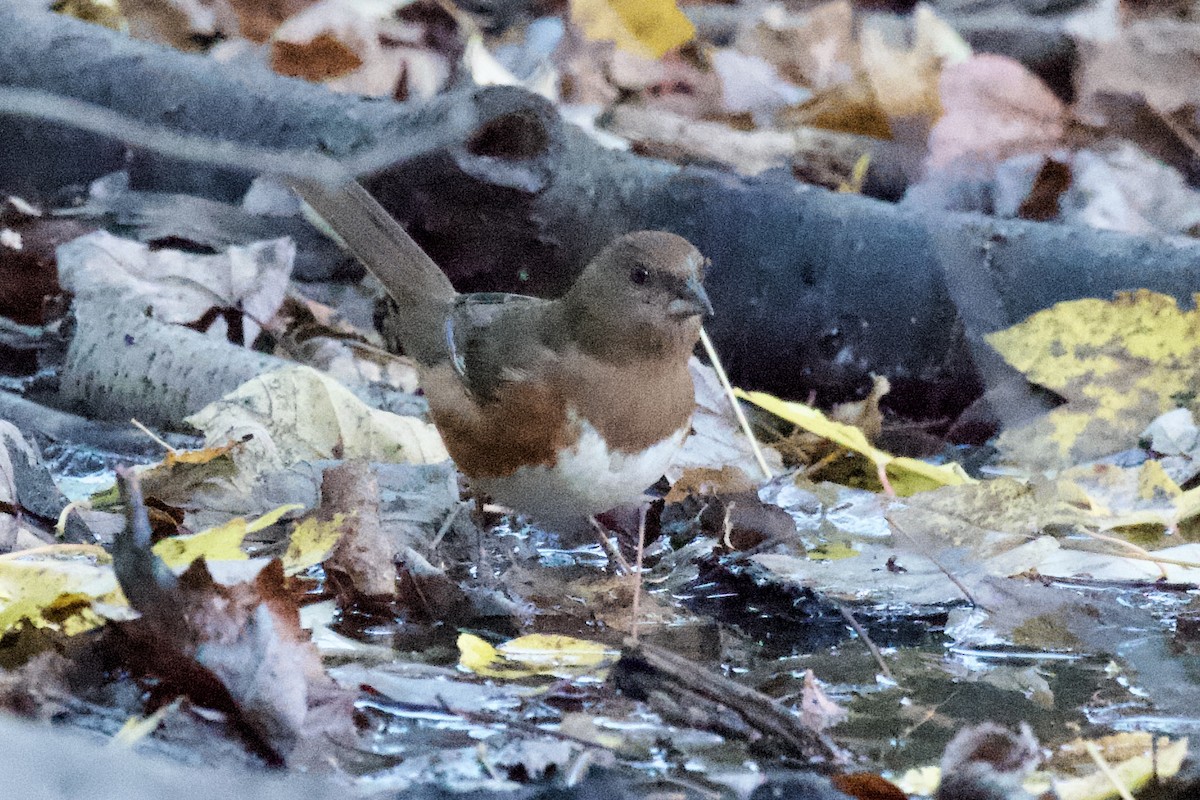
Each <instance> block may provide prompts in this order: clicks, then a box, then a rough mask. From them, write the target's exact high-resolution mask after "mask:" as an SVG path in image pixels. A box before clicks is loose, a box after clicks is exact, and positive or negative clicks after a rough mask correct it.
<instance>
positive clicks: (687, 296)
mask: <svg viewBox="0 0 1200 800" xmlns="http://www.w3.org/2000/svg"><path fill="white" fill-rule="evenodd" d="M667 313H668V314H670V315H671V316H672V317H691V316H695V315H696V314H700V315H702V316H705V317H711V316H712V315H713V307H712V301H711V300H709V299H708V292H706V291H704V286H703V285H702V284H701V283H700V278H699V277H698V276H696V275H692V276H690V277H688V279H687V283H686V284H684V288H683V291H682V292H680V294H679V296H678V297H676V298H675V299H674V300H672V301H671V302H670V303H669V304H668V305H667Z"/></svg>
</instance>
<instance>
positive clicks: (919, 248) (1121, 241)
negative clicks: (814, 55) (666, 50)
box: [0, 2, 1200, 418]
mask: <svg viewBox="0 0 1200 800" xmlns="http://www.w3.org/2000/svg"><path fill="white" fill-rule="evenodd" d="M17 5H18V4H13V3H6V2H0V84H6V85H10V86H20V87H26V88H31V89H38V90H42V91H45V92H50V93H53V94H58V95H63V96H67V97H72V98H77V99H80V100H86V101H88V102H93V103H97V102H98V103H101V104H103V105H104V106H106V107H107V108H109V109H111V110H113V111H116V112H118V113H120V114H122V115H125V116H127V117H129V118H131V119H133V120H136V121H138V122H140V123H143V124H149V125H153V126H163V127H166V128H169V129H172V130H176V131H180V132H185V133H191V134H196V135H201V136H204V137H211V138H213V139H216V140H227V141H233V142H239V143H245V144H253V145H257V146H260V147H264V148H270V149H278V150H292V151H309V152H313V153H327V154H330V155H332V156H334V157H336V158H339V159H352V158H353V157H354V156H355V154H357V153H361V152H363V151H364V150H369V149H372V148H378V147H380V146H382V145H388V144H391V143H397V149H398V150H399V151H404V150H410V151H414V152H419V151H421V150H423V149H427V148H423V147H421V146H420V144H419V143H421V142H423V141H424V140H426V139H427V138H428V137H430V136H434V137H437V136H440V135H444V134H445V133H446V131H447V130H449V129H451V128H452V127H454V126H448V125H447V120H449V119H452V118H453V119H455V120H462V119H470V120H473V121H474V124H473V125H472V126H469V130H467V132H466V134H465V135H463V136H461V137H459V139H458V140H456V141H453V142H452V143H451V144H449V145H448V146H446V147H444V148H440V149H438V150H436V151H433V152H431V153H428V154H427V155H423V156H420V157H417V158H413V159H410V160H407V161H405V162H402V163H396V164H393V165H392V166H390V167H388V168H387V169H384V170H382V171H379V172H377V173H375V174H374V175H372V176H370V177H369V178H368V177H367V176H364V180H365V182H366V183H367V185H368V187H369V188H370V189H371V190H372V191H373V192H374V193H375V194H376V196H377V197H378V198H379V199H380V200H381V202H382V203H383V204H384V205H385V206H386V207H387V208H388V209H389V210H390V211H391V212H392V213H393V214H394V215H395V216H396V217H397V218H398V219H399V220H400V221H401V222H402V223H403V224H404V225H405V226H406V227H407V228H408V229H409V231H410V233H411V234H412V235H413V236H414V237H415V238H416V240H417V241H418V242H419V243H420V244H421V246H422V247H423V248H424V249H425V250H426V251H427V252H428V253H429V254H430V255H431V256H432V257H433V258H434V260H435V261H437V262H438V263H439V264H440V265H441V266H442V267H443V268H444V269H445V270H446V271H447V273H448V274H449V275H450V276H451V278H452V279H453V280H454V282H455V284H456V285H457V286H458V288H460V289H462V290H467V291H472V290H509V291H511V290H517V291H522V292H526V293H532V294H539V293H541V294H555V293H558V292H560V291H562V290H563V289H564V288H565V287H566V286H568V285H569V284H570V282H571V280H572V278H573V277H574V274H575V271H576V270H577V269H578V268H580V267H581V266H582V265H583V264H584V263H586V261H587V260H588V258H590V257H591V256H592V255H593V254H594V253H595V252H597V251H598V250H599V249H600V247H602V246H603V245H604V244H605V243H606V242H607V241H608V240H610V239H611V238H612V237H613V236H614V235H616V234H618V233H621V232H624V231H628V230H634V229H639V228H651V229H665V230H670V231H674V232H676V233H679V234H680V235H683V236H685V237H687V238H689V239H690V240H691V241H693V242H694V243H695V244H696V246H697V247H699V248H700V250H701V251H702V252H704V253H705V254H706V255H708V256H709V257H710V258H711V259H712V261H713V269H712V272H711V273H710V276H709V278H708V281H707V284H708V287H709V292H710V294H711V296H712V298H713V302H714V304H715V306H716V308H717V310H718V315H717V317H716V319H715V320H713V322H712V324H711V326H710V329H709V330H710V333H711V335H712V338H713V339H714V341H715V343H716V346H717V348H718V350H719V351H720V352H721V353H722V355H723V357H724V358H725V359H726V360H727V366H728V368H729V372H730V375H731V378H732V379H733V380H734V381H735V382H736V383H739V384H741V385H743V386H746V387H748V388H761V389H765V390H767V391H772V392H775V393H778V394H783V395H787V396H792V397H804V396H806V395H807V394H808V393H809V392H813V391H815V392H816V393H817V398H818V400H820V401H822V402H830V401H836V400H840V399H844V398H846V397H849V396H853V395H856V394H861V393H862V392H864V391H865V390H866V389H867V388H868V387H869V385H870V379H869V374H870V373H872V372H875V373H879V374H886V375H887V376H889V378H890V380H891V384H892V387H893V393H892V395H891V396H890V398H889V402H890V404H891V406H892V407H894V408H896V409H898V410H900V411H902V412H903V413H905V414H907V415H909V416H911V417H914V418H935V417H945V416H948V415H949V416H953V415H955V414H956V413H957V412H958V411H960V410H962V409H963V408H965V407H966V406H968V405H969V404H970V403H971V402H973V401H974V400H975V399H977V398H978V396H979V394H980V393H981V391H982V385H983V384H984V383H985V382H986V383H987V384H989V385H994V383H995V379H994V378H995V376H993V375H991V374H989V371H990V369H989V367H988V366H986V365H984V366H983V367H982V370H981V369H980V368H977V367H976V365H975V361H974V359H973V355H974V356H975V357H979V355H980V351H979V348H978V347H977V346H976V347H974V348H973V347H972V345H971V343H972V342H976V343H977V342H978V341H979V337H981V336H982V335H983V334H985V333H988V332H990V331H992V330H996V329H999V328H1002V327H1006V326H1008V325H1010V324H1012V323H1014V322H1016V321H1018V320H1020V319H1022V318H1024V317H1025V316H1027V315H1029V314H1031V313H1033V312H1034V311H1037V310H1039V309H1042V308H1045V307H1048V306H1050V305H1052V304H1054V303H1055V302H1058V301H1062V300H1068V299H1074V298H1079V297H1089V296H1091V297H1105V298H1106V297H1109V296H1110V295H1111V294H1112V292H1114V291H1116V290H1121V289H1132V288H1138V287H1140V288H1148V289H1152V290H1156V291H1159V292H1163V293H1165V294H1169V295H1172V296H1174V297H1176V298H1177V299H1179V300H1181V301H1183V302H1184V303H1185V304H1186V303H1189V302H1190V301H1191V293H1192V291H1193V289H1194V288H1195V287H1196V286H1197V285H1200V258H1198V256H1200V250H1198V249H1197V248H1196V246H1195V245H1193V244H1191V243H1187V242H1182V241H1175V240H1166V239H1151V238H1147V237H1133V236H1127V235H1122V234H1115V233H1107V232H1102V231H1097V230H1093V229H1086V228H1082V227H1075V226H1065V225H1053V224H1046V223H1037V222H1025V221H1000V220H995V219H990V218H986V217H983V216H980V215H969V214H939V215H926V214H922V213H919V212H915V211H913V210H911V209H902V208H899V207H896V206H893V205H891V204H888V203H885V202H881V201H877V200H873V199H870V198H866V197H861V196H856V195H850V194H835V193H831V192H828V191H825V190H823V189H818V188H812V187H806V186H803V185H799V184H796V183H795V182H793V181H791V180H790V179H789V180H787V181H782V180H778V179H772V178H771V177H770V176H769V175H768V176H763V177H759V178H738V177H731V176H729V175H726V174H723V173H718V172H716V171H710V170H706V169H702V168H695V167H684V168H680V167H675V166H672V165H669V164H666V163H665V162H660V161H656V160H653V159H648V158H643V157H639V156H635V155H631V154H628V153H624V152H617V151H612V150H606V149H604V148H602V147H601V146H600V145H598V144H596V143H595V142H594V141H592V140H591V139H590V138H588V137H587V136H586V135H585V134H584V133H583V132H582V131H580V130H579V129H577V128H574V127H573V126H571V125H569V124H567V123H565V122H564V121H563V120H562V119H561V118H560V117H559V115H558V114H557V112H556V111H555V109H554V108H553V107H552V106H551V105H550V104H549V103H548V102H547V101H545V100H544V99H542V98H540V97H539V96H537V95H534V94H532V93H529V92H526V91H524V90H520V89H515V88H511V87H491V88H470V89H460V90H457V91H452V92H450V93H447V94H445V95H442V96H439V97H437V98H435V99H434V100H432V101H430V102H428V103H427V104H424V105H421V106H419V107H418V106H415V105H414V104H401V103H395V102H391V101H380V100H376V99H365V98H359V97H354V96H348V95H339V94H334V93H331V92H329V91H327V90H325V89H324V88H322V87H320V86H315V85H310V84H307V83H303V82H301V81H296V80H292V79H288V78H283V77H279V76H276V75H273V74H269V73H267V72H266V71H262V72H255V71H245V70H235V69H232V68H229V67H226V66H224V65H222V64H218V63H215V62H213V61H211V60H209V59H206V58H202V57H199V56H193V55H187V54H183V53H179V52H175V51H172V50H167V49H164V48H161V47H158V46H155V45H151V44H147V43H145V42H141V41H135V40H130V39H127V38H125V37H122V36H120V35H117V34H114V33H112V32H111V31H108V30H106V29H104V28H100V27H95V26H90V25H86V24H83V23H80V22H78V21H76V20H73V19H70V18H66V17H62V16H58V15H53V14H46V13H40V12H30V11H24V10H21V9H20V8H18V7H17ZM0 141H3V142H7V143H15V142H19V143H20V146H8V147H5V148H2V149H0V176H3V180H4V181H6V183H5V185H3V186H0V190H2V191H4V192H5V193H12V194H18V195H23V196H27V197H34V198H36V197H45V196H47V195H49V194H50V193H51V192H53V191H54V190H56V189H59V188H61V187H64V186H67V185H72V184H76V185H77V184H81V183H85V182H88V181H91V180H93V179H95V178H97V177H100V176H101V175H104V174H106V173H109V172H112V171H114V170H117V169H122V168H127V167H128V168H130V171H131V178H132V185H133V187H134V188H137V189H142V190H151V191H172V192H184V193H189V194H194V195H199V196H201V197H208V198H213V199H218V200H231V199H234V198H237V197H240V195H241V194H242V193H243V192H244V190H245V188H246V187H247V186H248V184H249V180H250V179H251V177H253V176H252V175H249V174H247V173H246V172H244V171H238V170H230V169H228V168H226V167H222V166H218V165H212V166H207V165H205V166H197V165H195V164H191V163H188V164H183V163H181V162H179V161H176V160H172V159H168V158H164V157H162V156H158V155H156V154H154V153H150V152H144V151H143V152H137V153H136V154H135V156H134V158H133V159H132V163H130V161H129V160H128V159H127V157H126V146H125V144H124V143H122V142H121V141H120V140H119V139H117V138H114V137H112V136H104V135H99V134H97V133H88V132H81V131H79V130H77V129H74V128H68V127H64V126H61V125H58V124H53V123H48V122H39V121H30V120H26V119H12V118H0ZM406 141H409V142H417V143H418V144H417V145H414V146H413V147H411V148H406V147H404V146H403V144H404V143H405V142H406ZM947 277H950V278H951V280H949V281H948V280H947ZM964 282H965V283H966V284H969V285H970V295H971V296H975V297H979V296H980V293H981V292H982V296H983V297H984V300H983V304H984V305H985V306H986V307H985V308H982V309H964V308H960V307H959V305H958V304H956V302H955V299H956V298H962V297H965V296H966V294H965V293H964V292H963V291H961V285H960V289H958V290H956V289H955V285H956V284H962V283H964ZM977 302H978V301H977ZM796 365H803V367H802V368H800V367H797V366H796ZM981 371H982V372H983V373H984V374H985V375H987V378H986V381H984V380H982V379H981V377H980V373H981Z"/></svg>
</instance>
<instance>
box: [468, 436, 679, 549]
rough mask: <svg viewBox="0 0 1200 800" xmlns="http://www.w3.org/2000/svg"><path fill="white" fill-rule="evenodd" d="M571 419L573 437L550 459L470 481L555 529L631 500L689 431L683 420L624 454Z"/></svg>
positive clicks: (664, 465)
mask: <svg viewBox="0 0 1200 800" xmlns="http://www.w3.org/2000/svg"><path fill="white" fill-rule="evenodd" d="M571 417H572V419H571V421H570V424H571V428H572V432H573V433H576V434H577V437H575V438H574V441H572V442H571V443H570V444H568V445H565V446H563V447H561V448H560V449H559V450H558V451H557V453H556V456H555V458H554V460H553V461H552V462H549V463H542V464H531V465H525V466H522V467H519V468H517V469H516V470H514V471H513V472H511V473H510V474H508V475H503V476H496V477H481V478H475V479H473V480H472V485H473V486H474V487H476V488H478V489H480V490H482V491H484V492H485V493H487V494H488V495H490V496H491V497H492V498H493V499H494V500H495V501H496V502H497V503H500V504H501V505H504V506H508V507H509V508H512V509H515V510H517V511H519V512H521V513H524V514H528V515H530V516H531V517H533V518H534V519H535V520H537V521H538V522H540V523H542V524H544V525H546V526H548V527H550V528H555V527H558V526H560V525H563V524H565V523H568V522H570V523H574V522H576V521H578V520H580V519H585V518H586V517H588V516H591V515H593V514H598V513H600V512H602V511H607V510H609V509H611V508H614V507H616V506H618V505H622V504H624V503H630V502H635V501H637V500H638V499H639V498H640V497H641V496H642V494H643V493H644V492H645V490H646V489H648V488H649V487H650V486H652V485H653V484H654V483H655V482H656V481H657V480H658V479H659V478H661V477H662V475H663V473H664V472H666V469H667V466H668V465H669V464H670V462H671V459H672V458H673V457H674V455H675V453H676V452H677V451H678V450H679V446H680V445H681V444H682V443H683V440H684V439H685V438H686V437H687V434H688V431H689V429H690V426H689V425H687V424H684V426H683V427H681V428H679V429H678V430H676V431H674V432H672V433H671V434H670V435H668V436H667V437H666V438H664V439H662V440H661V441H658V442H655V443H654V444H651V445H650V446H648V447H645V448H642V449H640V450H636V451H632V452H630V451H626V450H621V449H618V448H615V447H612V446H611V445H610V444H609V442H608V441H607V440H606V439H605V437H604V436H603V435H602V434H601V433H600V432H599V431H598V430H597V429H596V428H595V427H594V426H593V425H592V424H591V423H589V422H588V421H586V420H583V419H580V418H579V417H578V416H576V415H574V414H573V413H572V414H571Z"/></svg>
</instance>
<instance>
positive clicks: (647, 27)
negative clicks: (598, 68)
mask: <svg viewBox="0 0 1200 800" xmlns="http://www.w3.org/2000/svg"><path fill="white" fill-rule="evenodd" d="M571 22H572V23H573V24H574V25H576V26H578V27H579V29H580V30H582V31H583V32H584V35H585V36H587V38H589V39H591V40H593V41H601V42H603V41H610V42H614V43H615V44H616V46H617V47H618V48H620V49H622V50H627V51H629V52H631V53H636V54H638V55H642V56H646V57H648V58H654V59H657V58H662V57H663V56H664V55H666V54H667V52H668V51H670V50H673V49H675V48H676V47H679V46H680V45H682V44H686V43H687V42H689V41H691V40H692V38H693V37H695V35H696V28H695V26H694V25H692V22H691V20H689V19H688V18H687V16H685V15H684V13H683V12H682V11H680V10H679V7H678V6H677V5H675V0H571Z"/></svg>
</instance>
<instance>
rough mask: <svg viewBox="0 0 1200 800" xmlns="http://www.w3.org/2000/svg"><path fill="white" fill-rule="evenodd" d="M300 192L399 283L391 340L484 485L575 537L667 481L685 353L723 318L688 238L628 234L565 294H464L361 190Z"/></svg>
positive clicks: (684, 399)
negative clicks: (709, 324)
mask: <svg viewBox="0 0 1200 800" xmlns="http://www.w3.org/2000/svg"><path fill="white" fill-rule="evenodd" d="M294 185H295V188H296V190H297V192H298V193H299V194H300V196H301V197H303V198H304V200H305V201H306V202H307V203H308V204H309V206H311V207H312V208H313V210H314V211H316V212H317V213H318V214H319V215H320V216H321V217H323V218H324V219H325V221H326V222H328V223H329V225H330V226H331V227H332V228H333V230H334V231H335V232H336V233H337V234H338V235H339V236H341V238H342V239H343V240H344V241H345V242H346V244H347V245H348V246H349V248H350V250H351V251H352V252H353V253H354V254H355V255H356V256H358V258H359V259H360V260H361V261H362V262H363V263H364V264H365V265H366V267H367V268H368V269H369V270H370V271H371V272H372V273H373V274H374V275H375V276H376V277H377V278H378V279H379V280H380V282H381V283H382V284H383V286H384V288H385V289H387V291H388V294H389V295H390V299H389V301H388V302H389V304H390V309H389V313H387V314H386V315H385V317H384V322H383V325H382V332H383V334H384V338H385V340H387V342H388V344H389V347H395V346H396V345H397V344H398V345H399V346H400V347H402V348H403V350H404V352H405V353H406V354H408V355H409V356H411V357H412V358H413V359H414V360H415V361H416V362H417V365H418V370H419V374H420V381H421V386H422V387H423V389H424V391H425V396H426V398H427V399H428V401H429V410H430V414H431V415H432V417H433V421H434V423H435V424H436V425H437V428H438V430H439V431H440V432H441V434H442V437H443V439H444V440H445V442H446V449H447V450H449V451H450V455H451V456H452V457H453V458H454V461H455V462H456V463H457V465H458V467H459V469H460V470H462V472H463V473H464V474H465V475H466V476H467V477H468V478H469V480H470V482H471V487H472V490H473V491H475V492H477V493H479V492H481V493H484V494H487V495H490V496H491V497H492V499H493V500H495V501H496V502H497V503H500V504H502V505H505V506H508V507H510V508H512V509H513V510H515V511H517V512H519V513H523V514H527V515H529V516H530V517H532V518H533V519H534V520H535V521H537V522H538V523H540V524H541V525H544V526H546V527H548V528H551V529H554V530H561V531H565V530H568V529H574V528H576V527H577V526H578V525H579V523H581V522H584V521H586V519H587V518H588V517H589V516H591V515H593V514H597V513H599V512H602V511H607V510H609V509H611V508H613V507H615V506H617V505H620V504H623V503H628V502H631V501H636V500H638V499H639V498H640V497H641V495H642V492H643V491H644V490H645V489H646V488H648V487H649V486H651V485H652V484H653V483H654V482H655V481H657V480H658V479H659V478H660V477H662V475H663V472H664V470H665V469H666V467H667V464H668V462H669V461H670V459H671V457H672V455H673V454H674V453H675V451H676V450H677V449H678V447H679V445H680V444H681V443H682V442H683V440H684V438H685V437H686V436H687V434H688V431H689V429H690V423H691V416H692V409H693V406H694V398H693V388H692V379H691V375H690V373H689V372H688V359H689V357H690V356H691V354H692V350H693V349H694V347H695V345H696V341H697V339H698V338H699V335H700V323H701V318H702V317H703V316H705V315H708V314H711V313H712V304H711V303H710V302H709V299H708V295H707V294H705V292H704V288H703V286H702V285H701V280H702V278H703V272H704V266H705V263H706V261H705V259H704V257H703V256H701V255H700V253H699V251H697V250H696V248H695V247H693V246H692V245H691V244H690V243H689V242H688V241H687V240H686V239H683V238H681V237H679V236H676V235H675V234H672V233H664V232H659V231H641V232H638V233H630V234H626V235H625V236H621V237H620V238H618V239H617V240H616V241H614V242H613V243H612V244H611V245H609V246H608V247H607V248H606V249H605V250H603V251H602V252H601V253H600V254H599V255H597V256H596V257H595V258H594V259H593V260H592V261H591V263H589V264H588V265H587V267H586V268H585V269H584V270H583V272H582V274H581V275H580V276H579V278H578V279H577V280H576V281H575V283H574V285H573V286H572V287H571V289H570V290H569V291H568V292H567V294H566V295H565V296H563V297H562V298H560V299H557V300H542V299H538V298H534V297H527V296H524V295H516V294H498V293H477V294H459V293H458V292H456V291H455V290H454V287H453V286H451V284H450V281H449V279H447V278H446V276H445V274H444V273H443V272H442V271H441V269H439V268H438V266H437V265H436V264H434V262H433V261H432V260H431V259H430V258H429V257H428V256H427V255H425V254H424V252H422V251H421V250H420V248H419V247H417V245H416V244H415V243H414V242H413V241H412V239H411V238H409V236H408V234H407V233H406V232H405V231H404V230H403V228H401V227H400V225H399V223H397V222H396V221H395V220H394V219H392V217H391V216H390V215H389V214H388V213H387V212H386V211H385V210H384V209H383V208H382V207H381V206H380V205H379V204H378V203H377V202H375V200H374V199H373V198H372V197H371V196H370V194H369V193H368V192H367V191H366V190H365V189H363V188H362V187H361V186H360V185H359V184H358V183H357V182H353V181H351V182H347V183H345V184H343V185H341V186H336V187H334V186H329V185H325V184H317V183H303V182H297V183H295V184H294Z"/></svg>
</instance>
